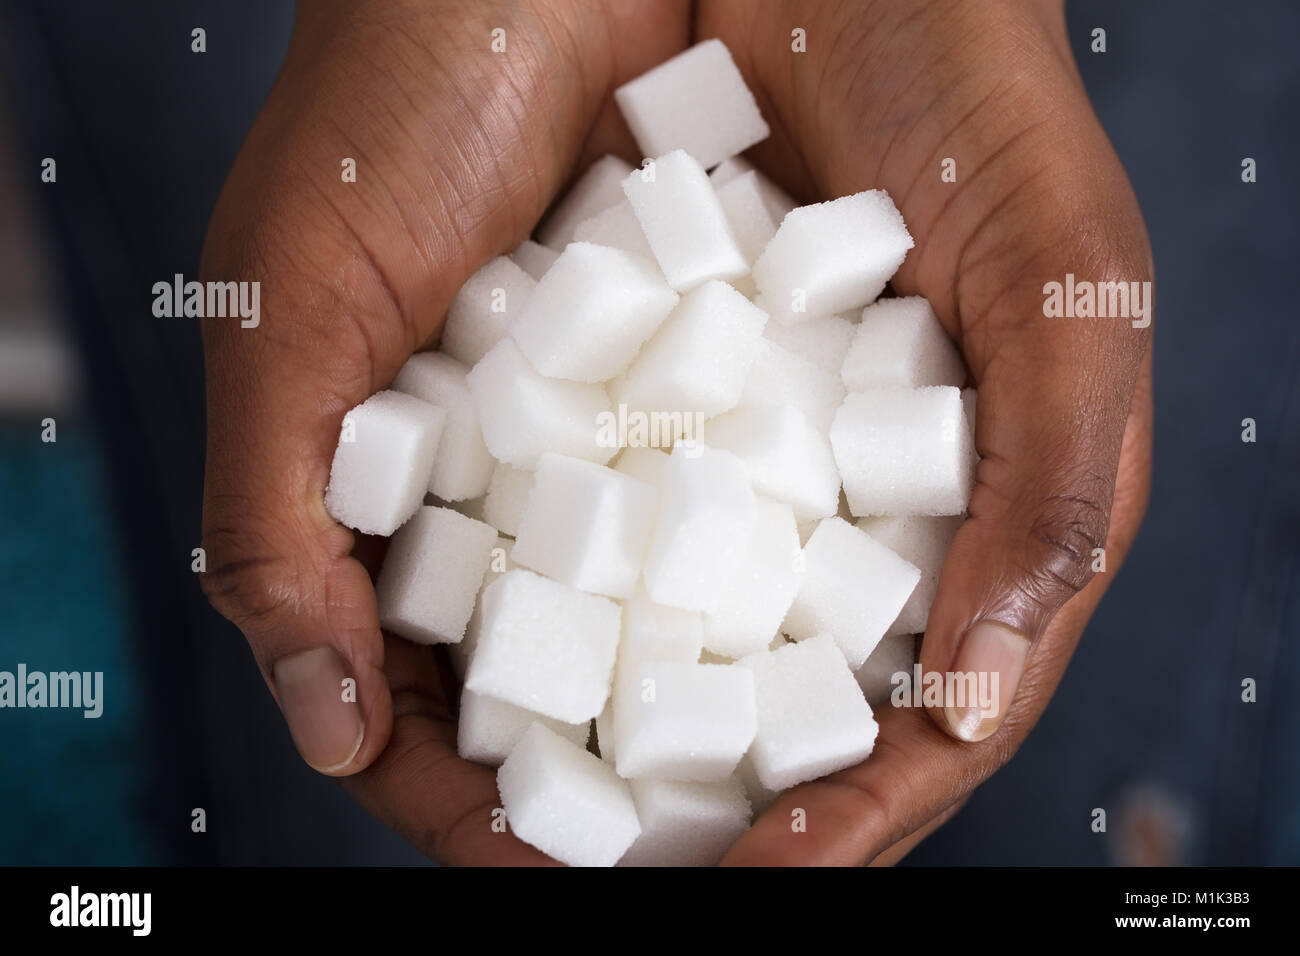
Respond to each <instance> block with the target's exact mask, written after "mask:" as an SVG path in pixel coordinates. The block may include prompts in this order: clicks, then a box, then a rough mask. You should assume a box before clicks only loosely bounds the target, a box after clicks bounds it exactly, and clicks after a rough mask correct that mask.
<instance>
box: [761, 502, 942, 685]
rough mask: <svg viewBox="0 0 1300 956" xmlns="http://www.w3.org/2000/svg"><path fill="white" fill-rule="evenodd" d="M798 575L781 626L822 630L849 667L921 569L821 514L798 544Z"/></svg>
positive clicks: (796, 634) (863, 655)
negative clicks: (799, 578)
mask: <svg viewBox="0 0 1300 956" xmlns="http://www.w3.org/2000/svg"><path fill="white" fill-rule="evenodd" d="M803 557H804V577H803V582H802V583H801V584H800V585H799V592H798V593H797V594H796V595H795V599H794V603H793V604H792V605H791V606H790V613H788V614H787V615H786V617H785V627H784V631H785V633H786V634H789V635H790V636H791V637H792V638H794V639H795V640H797V641H802V640H807V639H808V638H811V637H816V636H817V635H819V634H828V635H830V636H831V637H832V638H834V640H835V643H836V644H838V645H839V647H840V650H841V651H843V653H844V657H845V659H846V660H847V661H848V662H849V666H850V667H851V668H853V670H857V669H858V668H859V667H861V666H862V662H863V661H865V660H866V659H867V655H869V654H870V653H871V652H872V650H873V649H875V646H876V644H878V643H879V642H880V639H881V638H882V637H884V636H885V631H886V630H888V629H889V625H890V624H892V623H894V619H895V618H897V617H898V612H899V611H901V610H902V609H903V605H904V604H906V603H907V599H908V598H909V597H911V595H912V591H913V590H915V589H916V584H917V582H918V581H919V580H920V579H921V572H920V570H918V569H917V568H916V567H914V566H913V565H911V564H908V563H907V562H906V561H904V560H903V559H902V558H900V557H899V556H898V555H896V554H894V552H892V551H890V550H889V549H888V548H886V547H885V546H884V545H883V544H880V543H879V542H878V541H876V540H875V539H874V538H872V537H871V535H869V534H867V533H866V532H865V531H860V530H859V529H857V528H855V527H854V526H853V525H851V524H849V523H848V522H847V521H845V520H844V519H843V518H827V519H825V520H824V521H822V523H821V524H819V525H818V526H817V530H816V531H814V532H813V533H812V537H810V538H809V539H808V543H807V544H806V545H804V549H803Z"/></svg>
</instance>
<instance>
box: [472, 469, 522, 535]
mask: <svg viewBox="0 0 1300 956" xmlns="http://www.w3.org/2000/svg"><path fill="white" fill-rule="evenodd" d="M532 490H533V473H532V472H531V471H524V470H523V469H521V468H516V467H514V466H513V465H507V464H506V463H505V462H497V466H496V469H495V470H494V471H493V472H492V481H491V482H489V483H488V489H487V494H486V495H485V496H484V497H483V520H484V521H486V522H487V523H488V524H490V525H491V526H492V527H494V528H496V529H497V530H498V531H500V532H501V533H502V534H508V535H511V536H512V537H513V536H514V535H516V534H518V533H519V519H520V518H521V517H523V514H524V508H525V507H526V506H527V505H528V495H529V493H530V492H531V491H532Z"/></svg>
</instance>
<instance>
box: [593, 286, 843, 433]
mask: <svg viewBox="0 0 1300 956" xmlns="http://www.w3.org/2000/svg"><path fill="white" fill-rule="evenodd" d="M766 324H767V314H766V313H764V312H763V311H762V310H761V309H759V308H757V307H755V306H754V305H753V304H752V303H751V302H749V301H748V300H747V299H746V298H745V297H744V296H743V295H741V294H740V293H739V292H737V291H736V290H735V289H733V288H732V287H731V286H729V285H727V284H726V283H725V282H706V283H705V284H704V285H702V286H700V287H699V288H698V289H696V290H695V291H694V292H691V293H690V294H688V295H685V296H683V297H682V300H681V302H679V303H678V305H677V308H676V309H674V310H673V312H672V314H671V315H669V316H668V318H667V319H666V320H665V321H664V323H663V325H662V326H660V328H659V331H658V332H657V333H656V334H655V336H654V337H653V338H651V339H650V341H649V342H647V343H646V344H645V347H644V348H642V349H641V354H640V355H638V356H637V358H636V361H634V362H633V363H632V365H631V367H630V368H628V370H627V373H626V374H625V375H623V377H622V378H619V379H615V380H614V381H613V382H611V383H610V394H611V395H612V396H613V397H614V401H615V402H616V403H621V404H623V405H626V406H627V408H628V409H629V410H631V411H635V412H638V413H640V414H645V415H654V414H661V415H662V414H665V413H677V414H679V415H691V414H694V413H698V414H699V415H702V416H704V417H705V418H708V417H709V416H712V415H717V414H719V413H720V412H725V411H727V410H728V409H729V408H734V407H735V405H736V404H737V402H739V401H740V397H741V394H742V393H743V391H744V388H745V380H746V379H747V378H748V376H749V372H750V368H751V367H752V366H753V364H754V360H755V357H756V356H757V354H758V352H759V350H760V348H761V346H762V342H763V339H762V335H763V327H764V325H766ZM836 384H837V385H838V384H839V382H838V381H836Z"/></svg>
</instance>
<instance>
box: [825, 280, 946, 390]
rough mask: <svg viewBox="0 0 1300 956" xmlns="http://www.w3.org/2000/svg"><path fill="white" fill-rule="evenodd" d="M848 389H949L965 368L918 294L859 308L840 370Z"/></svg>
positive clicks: (938, 323)
mask: <svg viewBox="0 0 1300 956" xmlns="http://www.w3.org/2000/svg"><path fill="white" fill-rule="evenodd" d="M840 375H841V376H842V377H843V379H844V384H845V385H846V386H847V387H848V389H849V391H852V392H860V391H862V390H863V389H867V388H879V387H881V386H888V385H902V386H906V387H907V388H920V387H921V386H924V385H955V386H958V387H960V386H961V384H962V383H963V382H965V381H966V365H965V363H964V362H962V358H961V355H960V354H958V352H957V346H955V345H953V342H952V339H950V338H948V333H947V332H945V331H944V329H943V326H942V325H941V324H940V322H939V317H938V316H936V315H935V314H934V309H932V308H931V307H930V303H929V302H928V301H927V300H926V299H923V298H921V296H919V295H910V296H907V297H905V298H901V299H880V300H878V301H877V302H875V303H874V304H873V305H869V306H867V307H866V308H865V309H863V310H862V323H861V324H860V325H858V327H857V331H856V333H855V334H854V337H853V344H852V345H850V346H849V350H848V354H846V355H845V356H844V365H843V366H842V368H841V370H840Z"/></svg>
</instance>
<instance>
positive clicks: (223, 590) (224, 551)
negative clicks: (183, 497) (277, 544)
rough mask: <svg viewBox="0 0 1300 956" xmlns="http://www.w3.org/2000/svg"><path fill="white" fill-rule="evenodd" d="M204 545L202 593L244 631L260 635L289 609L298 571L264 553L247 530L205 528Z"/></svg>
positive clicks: (293, 604)
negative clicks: (204, 568)
mask: <svg viewBox="0 0 1300 956" xmlns="http://www.w3.org/2000/svg"><path fill="white" fill-rule="evenodd" d="M203 548H204V550H205V551H206V552H207V554H208V559H209V563H208V570H207V571H205V572H204V573H203V575H201V577H200V583H201V586H202V589H203V594H204V596H205V597H207V599H208V602H209V603H210V604H211V605H212V606H213V607H214V608H215V609H216V610H217V612H218V613H219V614H221V616H222V617H224V618H226V619H227V620H229V621H230V622H231V623H233V624H234V625H235V626H237V627H238V628H239V629H240V630H241V631H243V632H244V633H245V635H249V636H251V635H254V634H258V633H261V632H263V631H265V630H267V629H268V628H270V627H273V626H274V625H275V623H276V622H277V621H279V620H281V619H282V618H283V617H284V616H285V615H286V614H292V613H294V610H295V607H296V604H297V597H296V596H297V594H298V590H299V588H298V585H299V575H298V573H297V571H296V570H295V569H294V568H293V567H292V566H291V565H290V564H289V563H288V562H286V561H285V560H283V559H281V558H275V557H266V556H265V555H266V554H267V553H268V552H267V551H265V550H264V549H261V548H257V547H254V546H252V545H251V544H250V542H249V538H248V533H247V532H244V531H236V530H234V529H232V528H226V527H221V526H217V527H212V528H209V529H207V531H206V532H205V533H204V536H203Z"/></svg>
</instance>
